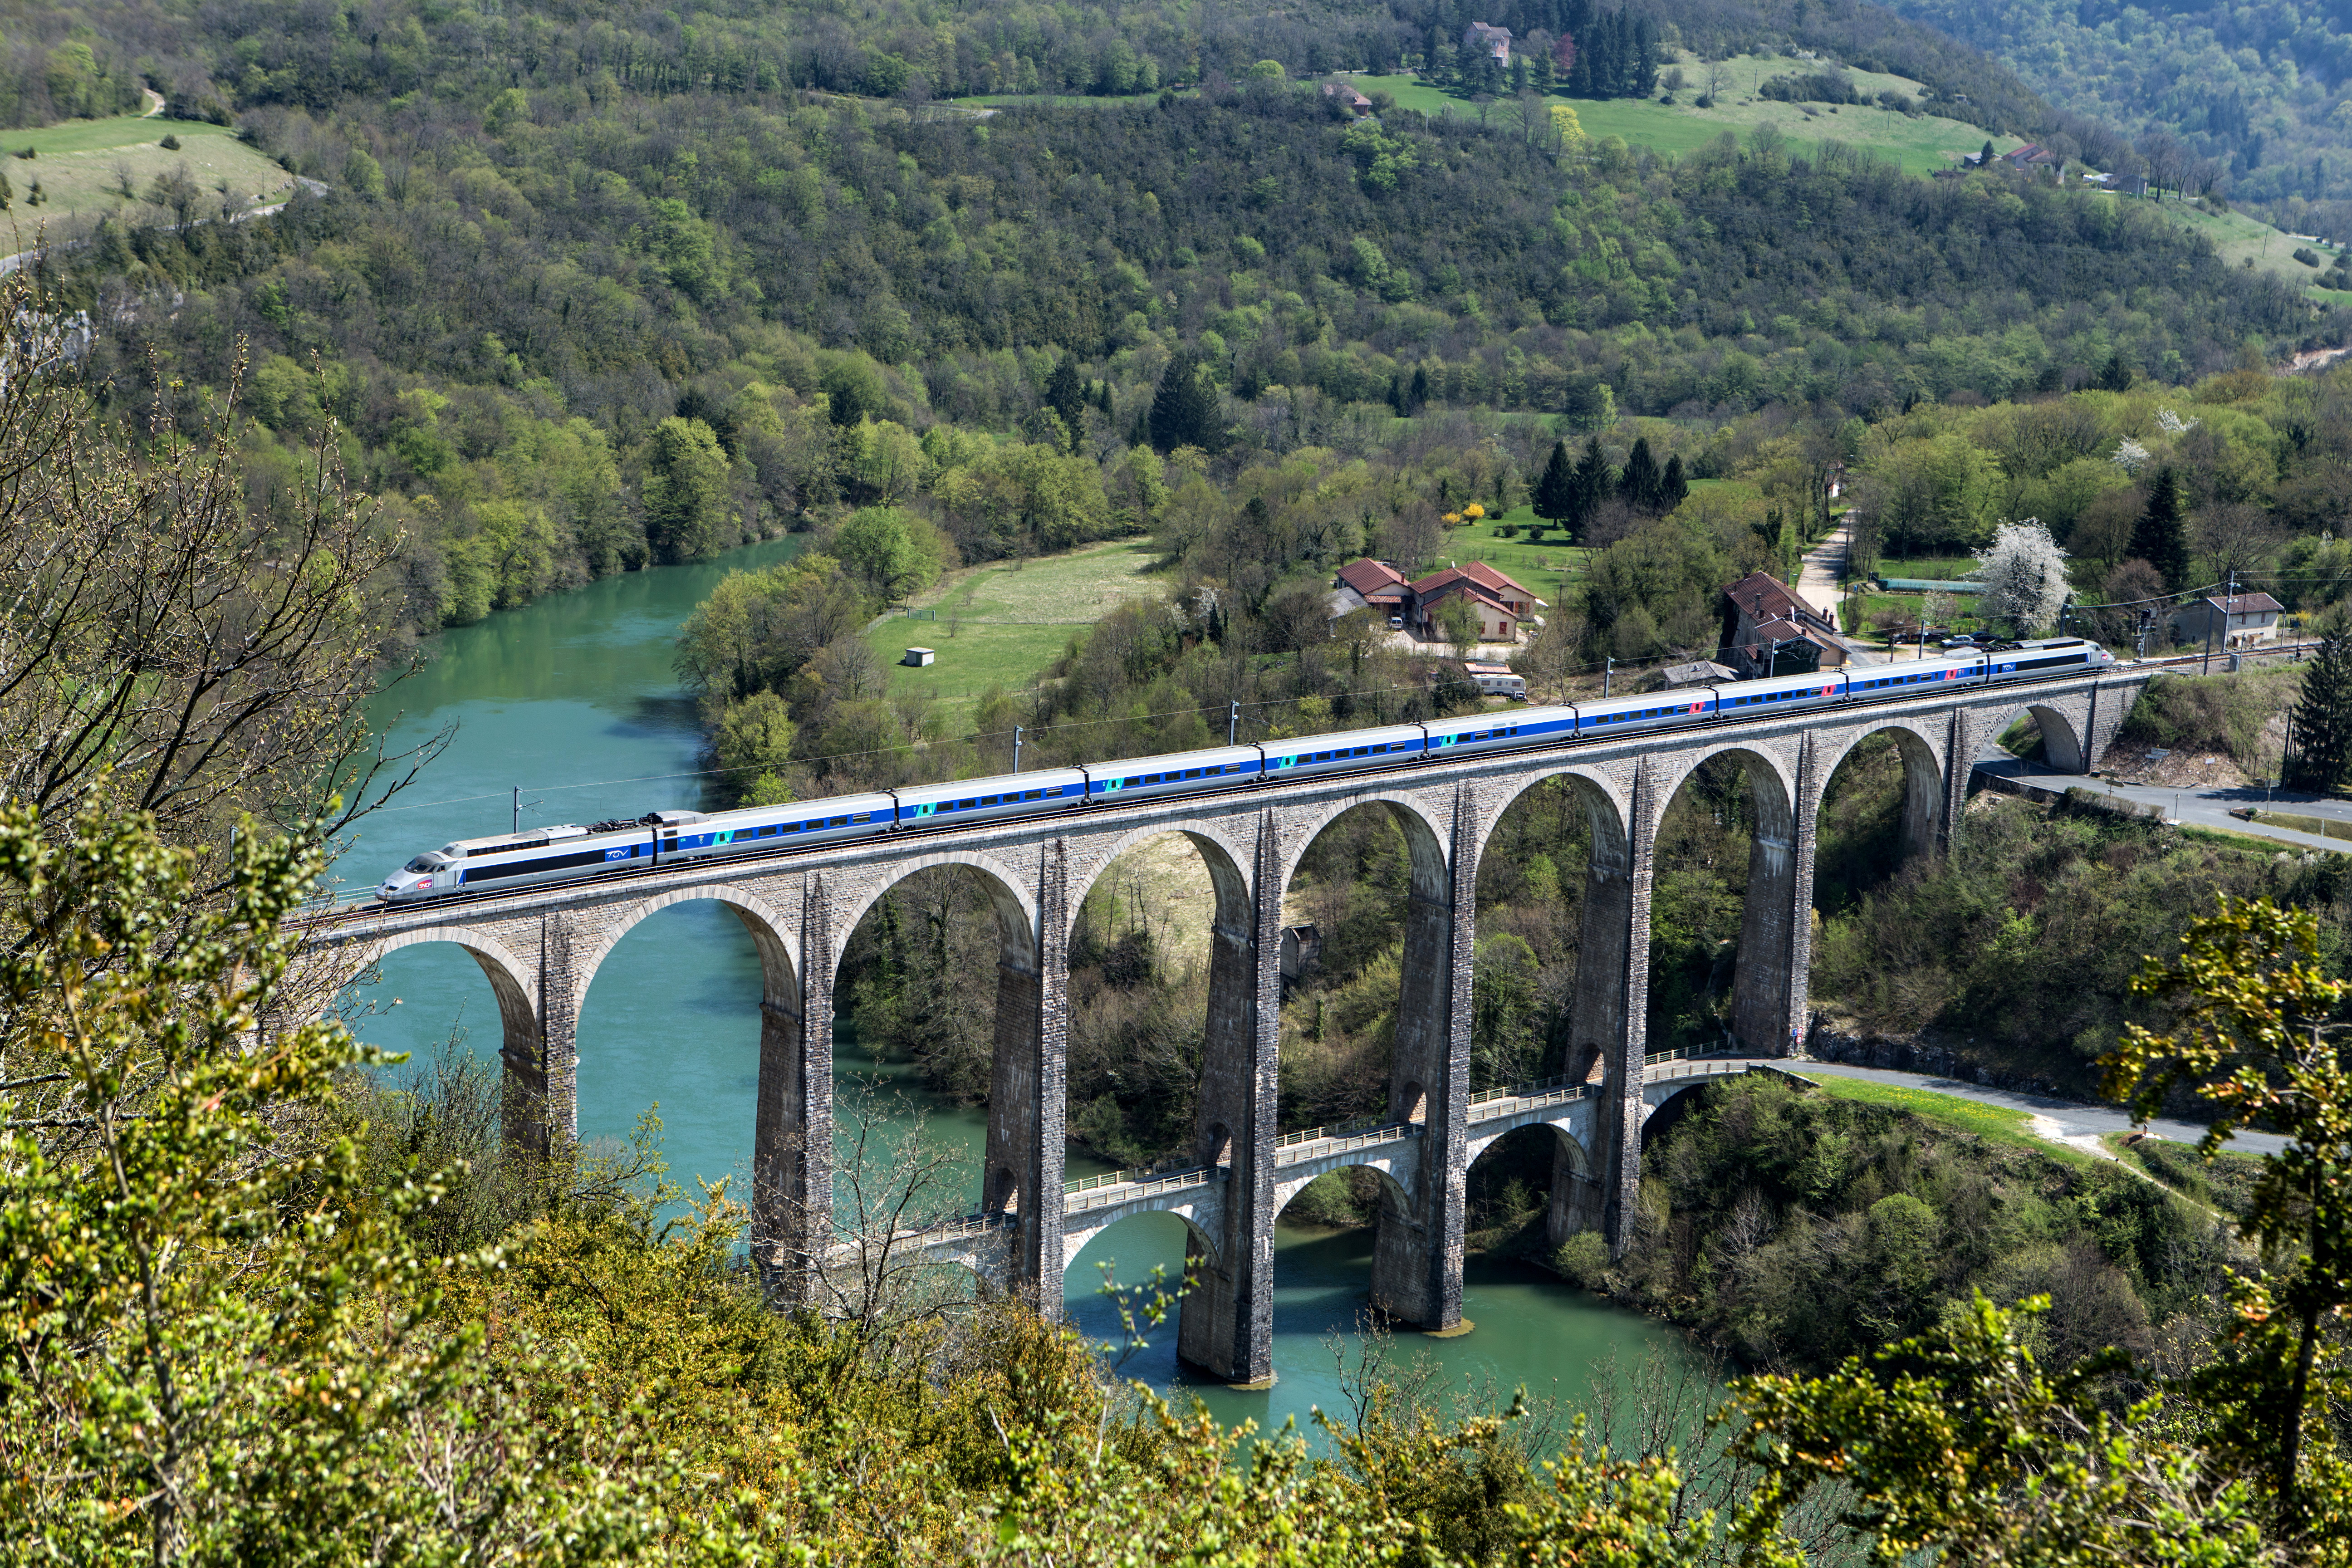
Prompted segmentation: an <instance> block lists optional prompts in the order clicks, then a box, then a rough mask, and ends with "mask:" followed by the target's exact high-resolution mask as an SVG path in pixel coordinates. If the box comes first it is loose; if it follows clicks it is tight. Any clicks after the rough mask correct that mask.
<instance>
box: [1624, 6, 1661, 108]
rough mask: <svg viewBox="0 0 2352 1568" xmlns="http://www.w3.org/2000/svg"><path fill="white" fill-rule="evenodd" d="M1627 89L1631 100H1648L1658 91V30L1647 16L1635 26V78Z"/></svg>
mask: <svg viewBox="0 0 2352 1568" xmlns="http://www.w3.org/2000/svg"><path fill="white" fill-rule="evenodd" d="M1618 15H1620V16H1622V15H1624V13H1623V12H1622V11H1621V12H1619V13H1618ZM1627 87H1628V91H1627V96H1628V97H1631V98H1648V97H1649V96H1650V95H1651V94H1653V93H1654V92H1656V91H1657V90H1658V28H1657V24H1656V23H1654V22H1653V21H1651V20H1650V19H1649V18H1648V17H1647V16H1643V17H1642V18H1641V19H1640V20H1638V21H1636V22H1635V23H1634V24H1633V80H1632V81H1631V82H1629V83H1628V84H1627Z"/></svg>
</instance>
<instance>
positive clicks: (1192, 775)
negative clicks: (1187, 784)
mask: <svg viewBox="0 0 2352 1568" xmlns="http://www.w3.org/2000/svg"><path fill="white" fill-rule="evenodd" d="M1184 776H1185V777H1186V778H1188V779H1196V778H1199V777H1200V776H1201V770H1200V769H1198V768H1186V769H1185V770H1184Z"/></svg>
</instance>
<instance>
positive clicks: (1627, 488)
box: [1617, 436, 1658, 511]
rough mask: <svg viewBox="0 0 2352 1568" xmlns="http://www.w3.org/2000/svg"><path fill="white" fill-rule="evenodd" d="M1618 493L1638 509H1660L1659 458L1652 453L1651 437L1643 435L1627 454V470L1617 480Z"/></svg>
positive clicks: (1627, 502) (1627, 503) (1629, 504)
mask: <svg viewBox="0 0 2352 1568" xmlns="http://www.w3.org/2000/svg"><path fill="white" fill-rule="evenodd" d="M1617 489H1618V493H1619V494H1621V495H1622V496H1623V497H1624V498H1625V504H1626V505H1628V506H1630V507H1632V508H1633V509H1634V510H1636V511H1655V510H1658V460H1657V458H1654V457H1652V456H1651V455H1650V438H1649V437H1647V436H1643V437H1639V438H1638V439H1636V440H1635V441H1634V443H1633V450H1632V451H1630V452H1628V453H1626V454H1625V472H1624V474H1623V476H1622V478H1620V479H1618V481H1617Z"/></svg>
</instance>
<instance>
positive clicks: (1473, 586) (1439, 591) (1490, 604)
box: [1412, 566, 1519, 620]
mask: <svg viewBox="0 0 2352 1568" xmlns="http://www.w3.org/2000/svg"><path fill="white" fill-rule="evenodd" d="M1412 591H1413V593H1414V595H1417V596H1418V597H1419V598H1420V600H1421V602H1422V604H1423V606H1424V607H1426V606H1427V605H1433V604H1436V603H1437V602H1438V601H1439V600H1441V599H1450V598H1452V597H1453V596H1454V595H1456V594H1467V595H1469V596H1470V597H1472V598H1474V599H1475V600H1477V601H1478V602H1479V603H1480V604H1482V605H1486V607H1487V608H1489V609H1491V610H1493V611H1494V612H1495V613H1496V615H1500V616H1510V617H1511V618H1512V619H1514V620H1517V618H1518V615H1519V613H1518V612H1517V610H1514V609H1513V608H1511V606H1510V605H1507V604H1505V603H1503V601H1502V600H1500V599H1498V598H1496V596H1495V591H1494V590H1493V589H1492V588H1489V587H1487V586H1486V584H1484V583H1481V582H1480V581H1478V579H1477V578H1475V577H1473V576H1472V575H1470V574H1468V573H1467V572H1462V571H1457V570H1455V569H1454V568H1453V567H1451V566H1449V567H1447V568H1446V569H1445V570H1444V571H1443V572H1438V573H1433V574H1431V575H1429V576H1427V577H1423V579H1422V580H1421V581H1420V582H1418V583H1415V584H1413V585H1412Z"/></svg>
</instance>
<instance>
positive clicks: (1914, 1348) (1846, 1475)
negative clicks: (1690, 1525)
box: [1734, 1296, 2278, 1568]
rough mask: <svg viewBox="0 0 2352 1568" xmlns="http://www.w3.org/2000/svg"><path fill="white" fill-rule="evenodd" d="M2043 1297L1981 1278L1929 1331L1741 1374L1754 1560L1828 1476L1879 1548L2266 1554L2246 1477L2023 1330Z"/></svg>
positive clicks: (2100, 1554) (1876, 1553) (1883, 1551)
mask: <svg viewBox="0 0 2352 1568" xmlns="http://www.w3.org/2000/svg"><path fill="white" fill-rule="evenodd" d="M2047 1306H2048V1299H2047V1298H2036V1299H2034V1300H2031V1301H2029V1302H2027V1303H2024V1304H2022V1306H2021V1310H2018V1311H2013V1312H2012V1311H2003V1310H2001V1309H2000V1308H1999V1307H1998V1306H1996V1305H1995V1304H1993V1303H1991V1302H1989V1301H1987V1300H1985V1299H1984V1298H1983V1297H1982V1296H1978V1297H1976V1298H1974V1299H1973V1300H1972V1301H1971V1302H1969V1303H1968V1304H1966V1305H1964V1306H1962V1307H1960V1308H1959V1309H1958V1311H1956V1312H1955V1313H1954V1314H1953V1316H1952V1318H1951V1320H1950V1321H1948V1322H1947V1323H1946V1324H1944V1325H1943V1326H1942V1327H1940V1328H1939V1329H1938V1330H1937V1331H1935V1332H1933V1333H1929V1334H1922V1335H1919V1336H1917V1337H1915V1338H1910V1339H1906V1340H1904V1341H1901V1342H1897V1343H1894V1344H1890V1345H1888V1346H1886V1347H1885V1348H1884V1349H1882V1350H1880V1351H1877V1352H1874V1353H1873V1354H1872V1355H1870V1356H1868V1357H1867V1358H1864V1357H1855V1358H1853V1359H1851V1360H1848V1361H1847V1362H1846V1363H1844V1364H1843V1365H1842V1366H1840V1367H1839V1368H1838V1369H1837V1370H1836V1371H1835V1372H1834V1373H1830V1374H1829V1375H1827V1376H1822V1377H1818V1378H1810V1379H1808V1378H1796V1377H1786V1376H1764V1377H1756V1378H1750V1379H1748V1380H1747V1381H1746V1382H1745V1383H1744V1384H1742V1385H1741V1387H1740V1389H1739V1392H1738V1395H1737V1398H1736V1402H1735V1405H1734V1419H1735V1420H1738V1421H1739V1422H1741V1423H1744V1426H1745V1429H1744V1430H1743V1431H1742V1432H1741V1433H1740V1435H1739V1437H1738V1441H1737V1444H1736V1451H1737V1452H1738V1454H1739V1455H1740V1456H1741V1457H1742V1458H1746V1459H1748V1460H1750V1461H1751V1462H1753V1463H1755V1464H1756V1465H1757V1466H1758V1467H1759V1468H1760V1470H1761V1472H1762V1474H1761V1480H1760V1482H1759V1485H1758V1487H1757V1489H1756V1491H1755V1493H1754V1495H1753V1497H1752V1499H1751V1500H1749V1502H1748V1506H1747V1507H1746V1508H1745V1509H1744V1510H1742V1513H1741V1516H1740V1519H1739V1533H1740V1535H1741V1536H1742V1537H1744V1538H1745V1539H1746V1540H1748V1541H1749V1542H1756V1543H1758V1544H1759V1545H1763V1546H1765V1548H1766V1550H1765V1551H1764V1552H1763V1553H1762V1555H1763V1556H1764V1558H1765V1560H1767V1561H1773V1562H1780V1563H1797V1562H1801V1561H1802V1559H1801V1558H1800V1557H1794V1556H1788V1555H1783V1554H1782V1553H1780V1552H1774V1551H1772V1550H1771V1549H1770V1545H1769V1543H1770V1542H1771V1540H1772V1537H1773V1535H1774V1533H1775V1532H1776V1531H1778V1529H1779V1528H1780V1526H1781V1525H1782V1524H1783V1523H1784V1522H1785V1521H1787V1520H1788V1519H1789V1516H1790V1510H1791V1508H1792V1506H1793V1505H1794V1504H1795V1503H1796V1502H1797V1501H1798V1500H1800V1499H1801V1498H1803V1497H1805V1496H1806V1495H1807V1494H1808V1493H1810V1492H1812V1491H1814V1490H1815V1489H1829V1488H1834V1489H1836V1495H1838V1497H1839V1499H1840V1500H1841V1502H1842V1503H1843V1508H1842V1518H1843V1521H1845V1522H1846V1523H1848V1524H1849V1525H1851V1526H1853V1527H1854V1528H1855V1529H1857V1530H1859V1531H1863V1532H1864V1533H1865V1534H1866V1535H1867V1536H1868V1537H1869V1539H1870V1542H1871V1555H1872V1558H1873V1560H1874V1561H1876V1562H1881V1563H1901V1562H1905V1561H1908V1560H1910V1559H1912V1558H1913V1557H1914V1556H1915V1555H1916V1554H1918V1553H1920V1552H1933V1553H1936V1554H1937V1555H1939V1556H1945V1557H1948V1558H1949V1559H1950V1560H1952V1561H1956V1562H2020V1563H2179V1564H2184V1565H2185V1564H2189V1563H2200V1564H2209V1563H2210V1564H2214V1565H2217V1568H2218V1565H2221V1564H2237V1563H2246V1564H2253V1563H2273V1562H2276V1561H2277V1560H2278V1559H2277V1556H2276V1554H2275V1551H2274V1548H2273V1546H2272V1544H2271V1543H2270V1542H2268V1541H2267V1540H2265V1537H2264V1531H2263V1514H2262V1509H2261V1505H2260V1500H2259V1497H2258V1495H2257V1494H2256V1492H2255V1489H2253V1488H2252V1487H2251V1486H2250V1485H2248V1484H2247V1483H2245V1482H2244V1481H2242V1480H2239V1481H2218V1482H2217V1481H2216V1479H2214V1478H2212V1477H2210V1475H2208V1474H2207V1473H2205V1471H2204V1469H2203V1468H2202V1464H2201V1457H2200V1455H2199V1454H2198V1453H2197V1452H2196V1451H2195V1450H2194V1449H2193V1448H2189V1447H2184V1446H2180V1445H2178V1444H2176V1443H2175V1442H2173V1441H2171V1440H2169V1436H2168V1434H2167V1433H2166V1432H2165V1431H2164V1429H2163V1428H2162V1427H2161V1426H2158V1424H2157V1423H2156V1422H2155V1421H2154V1420H2153V1416H2154V1414H2155V1412H2154V1408H2153V1406H2152V1405H2147V1406H2139V1407H2135V1408H2134V1409H2132V1410H2131V1411H2129V1412H2127V1413H2126V1414H2125V1415H2121V1416H2118V1415H2116V1414H2115V1413H2114V1412H2112V1411H2110V1410H2107V1409H2104V1408H2102V1407H2101V1405H2100V1402H2099V1400H2098V1397H2097V1393H2096V1384H2095V1381H2094V1380H2095V1374H2096V1372H2097V1370H2098V1369H2097V1368H2096V1367H2095V1366H2083V1367H2078V1368H2076V1369H2074V1371H2072V1372H2069V1373H2062V1374H2060V1375H2058V1376H2055V1377H2053V1376H2052V1375H2051V1374H2050V1373H2046V1372H2044V1371H2043V1370H2042V1367H2041V1366H2040V1364H2039V1363H2038V1362H2037V1360H2036V1358H2035V1357H2034V1355H2033V1353H2032V1352H2031V1351H2030V1350H2028V1349H2027V1348H2025V1346H2024V1345H2022V1344H2021V1342H2020V1330H2021V1328H2024V1327H2025V1326H2027V1325H2030V1324H2031V1323H2032V1314H2034V1313H2035V1312H2037V1311H2040V1310H2045V1309H2046V1308H2047Z"/></svg>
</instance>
